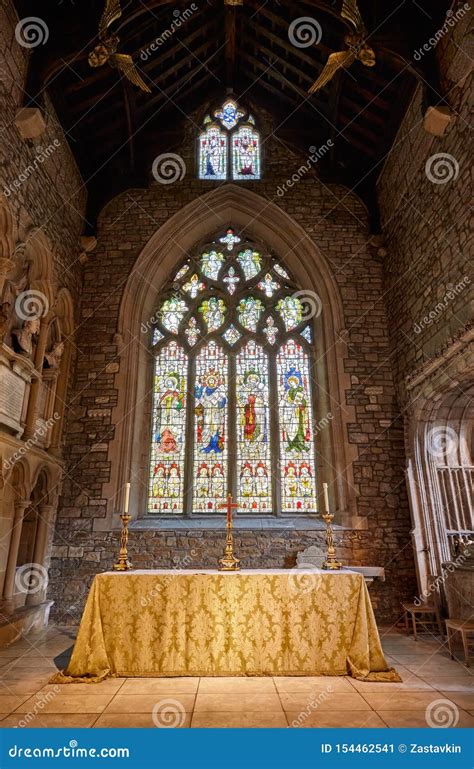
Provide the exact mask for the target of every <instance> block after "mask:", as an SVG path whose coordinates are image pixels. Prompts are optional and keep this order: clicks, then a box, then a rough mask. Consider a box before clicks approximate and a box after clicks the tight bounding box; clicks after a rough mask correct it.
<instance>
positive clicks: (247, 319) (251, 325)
mask: <svg viewBox="0 0 474 769" xmlns="http://www.w3.org/2000/svg"><path fill="white" fill-rule="evenodd" d="M237 309H238V313H239V323H240V325H241V326H243V327H244V328H246V329H247V330H248V331H256V330H257V325H258V321H259V319H260V315H261V314H262V312H263V309H264V307H263V303H262V301H261V300H260V299H257V298H256V297H255V296H247V297H246V298H245V299H241V300H240V302H239V306H238V308H237Z"/></svg>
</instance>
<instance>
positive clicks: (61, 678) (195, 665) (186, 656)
mask: <svg viewBox="0 0 474 769" xmlns="http://www.w3.org/2000/svg"><path fill="white" fill-rule="evenodd" d="M300 675H301V676H314V675H331V676H340V675H341V676H342V675H352V676H353V677H355V678H360V679H365V680H369V681H400V678H399V676H398V674H397V673H396V671H395V670H394V669H393V668H388V667H387V663H386V661H385V658H384V655H383V652H382V647H381V644H380V639H379V634H378V630H377V626H376V623H375V618H374V614H373V610H372V605H371V603H370V598H369V594H368V591H367V587H366V584H365V581H364V578H363V576H362V575H361V574H357V573H355V572H350V571H341V572H336V573H334V572H332V573H331V572H323V571H320V570H314V571H313V570H311V571H308V570H306V569H305V570H296V569H292V570H289V569H286V570H283V569H281V570H277V569H274V570H260V571H259V570H255V571H241V572H234V573H222V572H217V571H215V572H213V571H205V570H201V571H198V570H180V571H178V570H166V571H133V572H125V573H117V572H113V573H105V574H98V575H97V576H96V577H95V578H94V581H93V583H92V586H91V590H90V593H89V596H88V598H87V602H86V605H85V608H84V613H83V616H82V620H81V624H80V628H79V633H78V636H77V640H76V644H75V647H74V651H73V654H72V657H71V661H70V663H69V666H68V668H67V670H65V671H64V673H59V674H57V675H56V676H55V678H54V679H53V680H54V682H55V683H66V682H78V681H91V682H94V681H102V680H103V679H105V678H107V677H108V676H300Z"/></svg>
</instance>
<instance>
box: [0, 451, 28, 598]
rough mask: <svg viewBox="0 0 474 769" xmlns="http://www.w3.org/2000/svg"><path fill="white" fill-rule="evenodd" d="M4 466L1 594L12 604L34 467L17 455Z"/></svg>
mask: <svg viewBox="0 0 474 769" xmlns="http://www.w3.org/2000/svg"><path fill="white" fill-rule="evenodd" d="M3 466H4V467H9V469H8V471H7V474H6V480H5V485H4V488H3V496H2V511H3V515H2V518H1V520H0V537H1V539H2V543H3V545H4V547H2V549H1V551H0V593H1V595H2V596H3V598H4V599H5V600H6V601H11V600H12V599H13V596H14V593H15V573H16V566H17V556H18V548H19V543H20V536H21V530H22V524H23V514H24V511H25V510H26V508H27V506H28V503H29V499H30V492H31V468H30V464H29V462H28V460H27V459H26V458H25V457H21V458H17V457H15V455H13V456H9V457H6V458H5V461H4V463H3Z"/></svg>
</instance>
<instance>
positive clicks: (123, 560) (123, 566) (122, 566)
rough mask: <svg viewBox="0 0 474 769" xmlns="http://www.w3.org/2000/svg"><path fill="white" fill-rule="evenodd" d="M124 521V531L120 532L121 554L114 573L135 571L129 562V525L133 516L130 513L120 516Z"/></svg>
mask: <svg viewBox="0 0 474 769" xmlns="http://www.w3.org/2000/svg"><path fill="white" fill-rule="evenodd" d="M120 520H121V521H122V531H121V532H120V552H119V557H118V560H117V563H116V564H114V571H130V570H131V569H133V566H132V564H131V563H130V561H129V560H128V549H127V545H128V524H129V523H130V521H131V520H132V516H131V515H129V514H128V513H122V514H121V516H120Z"/></svg>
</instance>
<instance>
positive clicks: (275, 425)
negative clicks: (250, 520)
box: [268, 352, 281, 516]
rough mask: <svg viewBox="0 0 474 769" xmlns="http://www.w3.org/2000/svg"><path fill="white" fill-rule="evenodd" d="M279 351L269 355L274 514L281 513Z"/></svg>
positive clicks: (278, 514)
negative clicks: (277, 360) (277, 359)
mask: <svg viewBox="0 0 474 769" xmlns="http://www.w3.org/2000/svg"><path fill="white" fill-rule="evenodd" d="M276 355H277V353H276V352H274V353H271V354H269V356H268V379H269V395H270V398H269V400H270V403H269V416H270V463H271V476H272V508H273V515H277V516H280V515H281V462H280V429H279V428H280V419H279V409H278V375H277V367H276Z"/></svg>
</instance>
